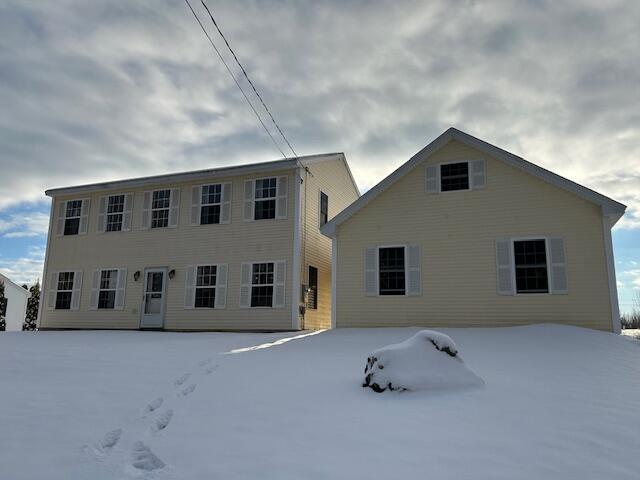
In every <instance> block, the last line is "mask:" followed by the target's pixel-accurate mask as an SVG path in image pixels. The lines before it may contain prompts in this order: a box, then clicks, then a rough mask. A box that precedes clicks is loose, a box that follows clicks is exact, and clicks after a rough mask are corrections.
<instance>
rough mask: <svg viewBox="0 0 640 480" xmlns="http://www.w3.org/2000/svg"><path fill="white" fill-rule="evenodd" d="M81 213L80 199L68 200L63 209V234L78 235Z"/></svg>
mask: <svg viewBox="0 0 640 480" xmlns="http://www.w3.org/2000/svg"><path fill="white" fill-rule="evenodd" d="M81 215H82V200H69V201H68V202H67V208H66V210H65V220H64V234H65V235H78V233H79V231H80V217H81Z"/></svg>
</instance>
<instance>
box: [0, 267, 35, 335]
mask: <svg viewBox="0 0 640 480" xmlns="http://www.w3.org/2000/svg"><path fill="white" fill-rule="evenodd" d="M0 283H3V284H4V296H5V298H6V299H7V316H6V324H7V326H6V328H5V330H6V331H7V332H19V331H21V330H22V324H23V323H24V317H25V315H26V313H27V300H28V299H29V297H30V296H31V294H30V293H29V291H28V290H26V289H24V288H22V287H21V286H20V285H18V284H17V283H15V282H13V281H11V280H10V279H9V278H7V277H6V276H5V275H3V274H2V273H0Z"/></svg>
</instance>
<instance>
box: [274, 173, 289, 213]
mask: <svg viewBox="0 0 640 480" xmlns="http://www.w3.org/2000/svg"><path fill="white" fill-rule="evenodd" d="M287 180H288V179H287V177H278V180H277V183H276V185H277V188H276V192H277V193H276V195H277V199H276V218H287Z"/></svg>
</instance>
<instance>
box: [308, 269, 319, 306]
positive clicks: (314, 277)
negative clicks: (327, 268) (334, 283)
mask: <svg viewBox="0 0 640 480" xmlns="http://www.w3.org/2000/svg"><path fill="white" fill-rule="evenodd" d="M307 308H309V309H311V310H316V309H317V308H318V269H317V268H316V267H312V266H311V265H309V285H308V291H307Z"/></svg>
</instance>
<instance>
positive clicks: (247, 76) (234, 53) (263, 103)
mask: <svg viewBox="0 0 640 480" xmlns="http://www.w3.org/2000/svg"><path fill="white" fill-rule="evenodd" d="M200 3H202V6H203V7H204V8H205V10H206V11H207V13H208V14H209V17H210V18H211V21H212V22H213V25H214V26H215V27H216V30H218V33H219V34H220V36H221V37H222V39H223V40H224V43H225V44H226V45H227V48H228V49H229V51H230V52H231V55H233V58H234V60H235V61H236V63H237V64H238V66H239V67H240V70H242V74H243V75H244V78H246V79H247V82H249V85H251V88H252V89H253V92H254V93H255V94H256V96H257V97H258V99H259V100H260V103H262V106H263V107H264V109H265V110H266V112H267V113H268V114H269V118H271V121H272V122H273V124H274V125H275V127H276V128H277V129H278V132H279V133H280V135H281V136H282V138H283V139H284V141H285V143H286V144H287V145H288V147H289V149H290V150H291V151H292V152H293V156H294V157H297V156H298V154H297V153H296V151H295V150H294V149H293V147H292V146H291V143H289V140H287V137H286V136H285V135H284V133H283V132H282V130H281V129H280V126H279V125H278V123H277V122H276V119H275V118H273V115H272V114H271V111H270V110H269V107H267V104H266V103H265V102H264V100H263V99H262V97H261V96H260V94H259V93H258V90H257V89H256V86H255V85H254V84H253V82H252V81H251V79H250V78H249V75H247V72H246V70H245V69H244V67H243V66H242V64H241V63H240V60H238V57H237V55H236V52H234V51H233V49H232V48H231V45H229V42H228V41H227V37H225V36H224V34H223V33H222V30H220V27H219V26H218V23H217V22H216V20H215V18H213V14H212V13H211V10H209V7H208V6H207V4H206V3H205V2H204V0H200Z"/></svg>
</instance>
